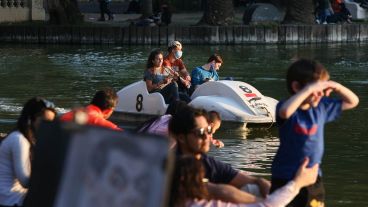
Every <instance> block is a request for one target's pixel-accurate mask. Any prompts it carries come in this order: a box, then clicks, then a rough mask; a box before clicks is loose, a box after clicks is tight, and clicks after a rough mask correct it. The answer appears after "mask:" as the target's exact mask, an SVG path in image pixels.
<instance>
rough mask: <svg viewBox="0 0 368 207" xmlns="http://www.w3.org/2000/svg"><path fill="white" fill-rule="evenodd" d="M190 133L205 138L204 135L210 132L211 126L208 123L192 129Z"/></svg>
mask: <svg viewBox="0 0 368 207" xmlns="http://www.w3.org/2000/svg"><path fill="white" fill-rule="evenodd" d="M192 133H193V134H194V135H195V136H197V137H200V138H202V139H206V138H207V136H206V135H209V134H212V127H211V126H210V125H209V126H207V127H204V128H199V129H193V130H192Z"/></svg>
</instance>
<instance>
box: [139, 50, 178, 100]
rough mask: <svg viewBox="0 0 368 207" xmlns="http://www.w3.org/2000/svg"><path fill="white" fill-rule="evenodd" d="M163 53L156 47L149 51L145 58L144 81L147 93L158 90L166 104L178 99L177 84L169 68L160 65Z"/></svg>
mask: <svg viewBox="0 0 368 207" xmlns="http://www.w3.org/2000/svg"><path fill="white" fill-rule="evenodd" d="M162 63H163V53H162V51H161V50H159V49H156V50H153V51H152V52H151V54H150V55H149V57H148V60H147V67H146V70H145V71H144V81H145V82H146V85H147V90H148V92H149V93H153V92H159V93H161V94H162V96H163V97H164V99H165V103H166V104H170V103H172V102H174V101H177V100H179V91H178V85H177V83H176V82H175V81H173V78H174V76H175V74H172V73H171V71H170V70H168V69H166V68H164V67H163V66H162Z"/></svg>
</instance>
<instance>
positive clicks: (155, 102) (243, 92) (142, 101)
mask: <svg viewBox="0 0 368 207" xmlns="http://www.w3.org/2000/svg"><path fill="white" fill-rule="evenodd" d="M118 96H119V102H118V105H117V106H116V108H115V112H114V114H113V119H115V120H121V121H137V122H141V121H144V120H148V119H149V118H151V117H153V116H159V115H163V114H165V112H166V109H167V107H168V105H167V104H165V101H164V98H163V96H162V95H161V94H160V93H151V94H150V93H148V91H147V87H146V83H145V82H144V81H143V80H142V81H138V82H135V83H132V84H130V85H128V86H126V87H124V88H123V89H121V90H120V91H118ZM191 98H192V101H191V102H190V103H189V105H191V106H193V107H195V108H203V109H206V110H207V111H211V110H214V111H217V112H218V113H219V114H220V116H221V119H222V120H223V121H226V122H236V123H242V124H269V123H270V124H272V123H273V122H275V110H276V104H277V102H278V101H277V100H276V99H273V98H270V97H267V96H264V95H262V94H261V93H260V92H259V91H258V90H257V89H256V88H254V87H253V86H251V85H249V84H247V83H244V82H241V81H229V80H221V81H209V82H206V83H204V84H202V85H200V86H199V87H198V88H197V89H196V90H195V91H194V93H193V94H192V96H191Z"/></svg>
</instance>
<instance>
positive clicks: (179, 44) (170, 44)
mask: <svg viewBox="0 0 368 207" xmlns="http://www.w3.org/2000/svg"><path fill="white" fill-rule="evenodd" d="M173 46H176V47H182V46H181V43H180V42H179V41H176V40H175V41H171V42H170V43H169V47H173Z"/></svg>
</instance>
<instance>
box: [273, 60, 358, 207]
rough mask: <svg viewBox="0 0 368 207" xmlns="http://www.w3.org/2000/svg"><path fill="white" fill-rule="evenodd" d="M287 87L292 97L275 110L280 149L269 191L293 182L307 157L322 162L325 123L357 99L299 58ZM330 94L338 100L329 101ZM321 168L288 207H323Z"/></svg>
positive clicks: (320, 67)
mask: <svg viewBox="0 0 368 207" xmlns="http://www.w3.org/2000/svg"><path fill="white" fill-rule="evenodd" d="M286 81H287V88H288V91H289V92H290V94H291V97H289V98H288V99H286V100H284V101H280V102H279V103H278V105H277V107H276V116H277V117H276V122H277V124H278V127H279V137H280V146H279V149H278V151H277V153H276V156H275V158H274V160H273V163H272V181H271V183H272V187H271V192H273V191H275V190H276V189H278V188H280V187H282V186H283V185H285V184H286V183H287V182H288V181H290V180H292V178H293V177H294V176H295V173H296V172H297V169H298V166H299V165H300V163H301V162H302V161H303V159H304V158H305V157H309V159H310V163H309V166H313V165H314V164H316V163H319V164H320V163H321V161H322V157H323V151H324V140H323V131H324V125H325V123H327V122H331V121H334V120H335V119H337V118H338V117H339V115H340V113H341V111H342V110H347V109H352V108H354V107H356V106H357V105H358V103H359V99H358V97H357V96H356V95H355V94H354V93H353V92H352V91H351V90H349V89H348V88H346V87H345V86H343V85H341V84H339V83H337V82H334V81H331V80H329V74H328V71H327V70H326V68H325V67H324V66H323V65H321V64H320V63H318V62H316V61H313V60H307V59H300V60H297V61H296V62H294V63H293V64H292V65H291V66H290V67H289V69H288V72H287V77H286ZM331 92H335V93H337V94H338V95H339V96H340V98H338V99H333V98H329V97H328V96H329V95H330V93H331ZM321 175H322V173H321V169H319V177H318V179H317V182H316V183H315V184H313V185H311V186H308V187H306V188H303V189H301V191H300V193H299V194H298V196H297V197H295V199H294V200H293V201H292V202H291V203H289V204H288V206H289V207H290V206H298V207H299V206H313V207H314V206H323V205H324V195H325V193H324V187H323V183H322V180H321Z"/></svg>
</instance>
